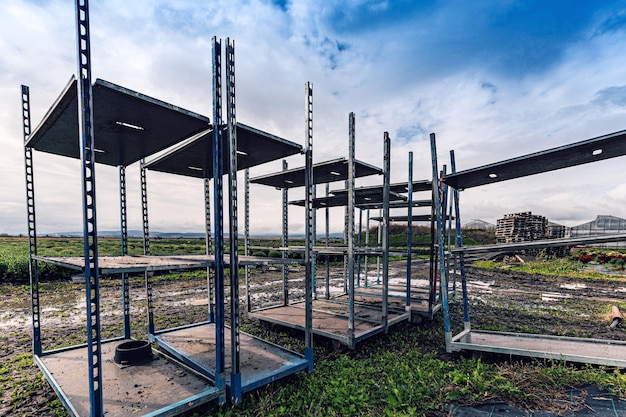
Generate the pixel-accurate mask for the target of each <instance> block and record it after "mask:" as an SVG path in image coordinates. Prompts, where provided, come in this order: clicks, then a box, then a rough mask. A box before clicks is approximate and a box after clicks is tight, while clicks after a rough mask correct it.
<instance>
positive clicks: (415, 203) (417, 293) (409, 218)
mask: <svg viewBox="0 0 626 417" xmlns="http://www.w3.org/2000/svg"><path fill="white" fill-rule="evenodd" d="M390 188H391V189H392V190H393V191H396V192H406V195H407V199H406V201H400V202H396V203H393V204H390V208H393V209H402V210H406V213H407V215H405V216H402V215H401V216H391V215H390V216H389V222H399V223H400V222H401V223H406V225H407V251H406V252H402V253H401V252H398V254H401V255H402V256H405V257H406V259H407V264H406V284H405V285H400V284H396V285H390V286H389V291H390V292H391V293H390V297H391V298H394V299H398V300H401V301H402V302H403V303H404V308H405V309H406V311H409V312H411V320H414V321H416V322H420V321H421V320H422V319H426V320H432V319H433V317H434V314H435V313H436V312H437V311H439V310H440V309H441V303H439V302H437V297H436V285H435V284H436V280H435V268H436V266H435V265H434V263H433V262H432V258H433V257H432V252H433V251H434V247H435V246H434V239H432V238H431V243H430V246H429V252H430V254H431V256H430V262H429V278H428V286H427V287H426V288H424V287H423V286H413V285H412V283H411V279H412V272H411V266H412V263H413V259H412V257H413V247H412V238H411V236H412V226H413V223H414V222H429V223H430V225H431V231H434V222H435V219H434V216H432V215H414V214H413V210H414V209H415V208H417V207H428V208H431V207H432V205H433V201H432V199H428V200H414V197H413V194H414V193H416V192H424V191H428V192H431V193H432V185H431V181H430V180H422V181H414V180H413V152H409V158H408V181H407V182H406V183H399V184H393V185H392V186H391V187H390ZM335 193H337V192H335ZM379 207H382V205H381V204H364V205H362V206H359V209H360V210H361V211H363V210H366V211H367V220H368V224H367V225H366V227H367V232H369V220H373V221H378V222H381V221H382V220H383V217H382V216H377V217H376V216H375V217H370V213H369V211H370V210H371V209H372V208H379ZM359 229H361V226H360V222H359ZM367 232H366V233H367ZM368 241H369V236H368V234H366V247H367V246H368V245H367V243H368ZM365 259H366V260H367V257H365ZM364 269H365V271H364V272H365V279H364V280H363V285H361V279H360V276H359V279H358V280H357V287H358V289H357V294H360V295H370V296H371V295H375V294H377V293H380V292H381V287H380V280H379V279H377V280H376V282H375V283H370V281H369V280H368V265H367V262H366V263H365V268H364ZM359 273H360V271H359ZM377 278H378V277H377Z"/></svg>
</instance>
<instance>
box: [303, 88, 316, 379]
mask: <svg viewBox="0 0 626 417" xmlns="http://www.w3.org/2000/svg"><path fill="white" fill-rule="evenodd" d="M304 98H305V102H306V114H305V130H304V133H305V140H306V142H305V143H306V150H305V172H306V174H305V178H304V183H305V202H304V207H305V208H304V210H305V216H306V224H305V234H306V240H305V254H304V257H305V259H304V263H305V268H306V277H305V280H304V281H305V282H304V286H305V304H306V306H305V326H304V357H305V359H307V360H308V361H309V372H312V371H313V288H312V285H313V276H312V275H313V272H314V270H313V265H312V262H313V256H312V252H313V232H314V228H313V84H312V83H311V82H307V83H306V84H305V89H304Z"/></svg>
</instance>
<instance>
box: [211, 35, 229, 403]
mask: <svg viewBox="0 0 626 417" xmlns="http://www.w3.org/2000/svg"><path fill="white" fill-rule="evenodd" d="M222 132H223V130H222V43H221V41H218V40H217V38H216V37H213V224H214V226H215V227H214V230H215V231H214V241H215V242H214V250H215V345H216V354H215V386H216V387H217V388H218V389H223V388H225V386H226V377H225V369H226V368H225V365H226V364H225V346H224V339H225V338H224V324H225V322H224V200H223V188H222V187H223V179H222V176H223V175H224V167H223V163H222V158H221V156H222V155H223V152H224V151H223V149H222V143H223V142H222ZM219 401H220V402H221V403H223V402H225V398H224V397H220V400H219Z"/></svg>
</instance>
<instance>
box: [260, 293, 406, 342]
mask: <svg viewBox="0 0 626 417" xmlns="http://www.w3.org/2000/svg"><path fill="white" fill-rule="evenodd" d="M359 298H360V302H355V306H354V338H353V340H351V338H350V332H349V329H348V296H347V295H342V296H340V297H337V298H333V299H330V300H313V334H315V335H318V336H323V337H326V338H329V339H332V340H336V341H338V342H339V343H341V344H343V345H346V346H348V347H351V348H354V344H355V343H357V342H359V341H361V340H363V339H366V338H368V337H370V336H373V335H374V334H377V333H380V332H382V331H385V330H386V329H385V327H384V326H383V325H382V324H381V323H382V321H383V320H382V309H381V306H380V299H378V300H377V299H375V298H366V297H359ZM355 300H356V298H355ZM304 307H305V305H304V302H301V303H294V304H290V305H288V306H276V307H270V308H267V309H263V310H257V311H253V312H250V313H248V315H249V317H251V318H256V319H258V320H262V321H266V322H270V323H274V324H279V325H281V326H286V327H290V328H294V329H298V330H302V331H304V322H305V316H304V313H305V310H304ZM388 316H389V317H388V325H393V324H395V323H399V322H401V321H404V320H408V319H409V317H410V313H409V312H406V311H404V309H402V310H400V309H393V308H390V309H389V311H388Z"/></svg>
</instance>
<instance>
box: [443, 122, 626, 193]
mask: <svg viewBox="0 0 626 417" xmlns="http://www.w3.org/2000/svg"><path fill="white" fill-rule="evenodd" d="M622 155H626V130H622V131H619V132H615V133H610V134H608V135H604V136H599V137H596V138H592V139H587V140H584V141H582V142H577V143H573V144H570V145H565V146H560V147H557V148H552V149H548V150H545V151H541V152H536V153H532V154H528V155H524V156H520V157H517V158H512V159H507V160H504V161H501V162H496V163H493V164H489V165H484V166H481V167H477V168H473V169H468V170H464V171H459V172H456V173H454V174H448V175H445V176H444V178H443V181H444V182H445V183H446V184H448V185H450V186H451V187H453V188H456V189H458V190H461V189H465V188H470V187H477V186H479V185H485V184H491V183H495V182H500V181H506V180H510V179H513V178H520V177H525V176H529V175H533V174H539V173H542V172H548V171H554V170H557V169H561V168H567V167H572V166H576V165H582V164H586V163H589V162H595V161H600V160H603V159H609V158H615V157H618V156H622Z"/></svg>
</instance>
